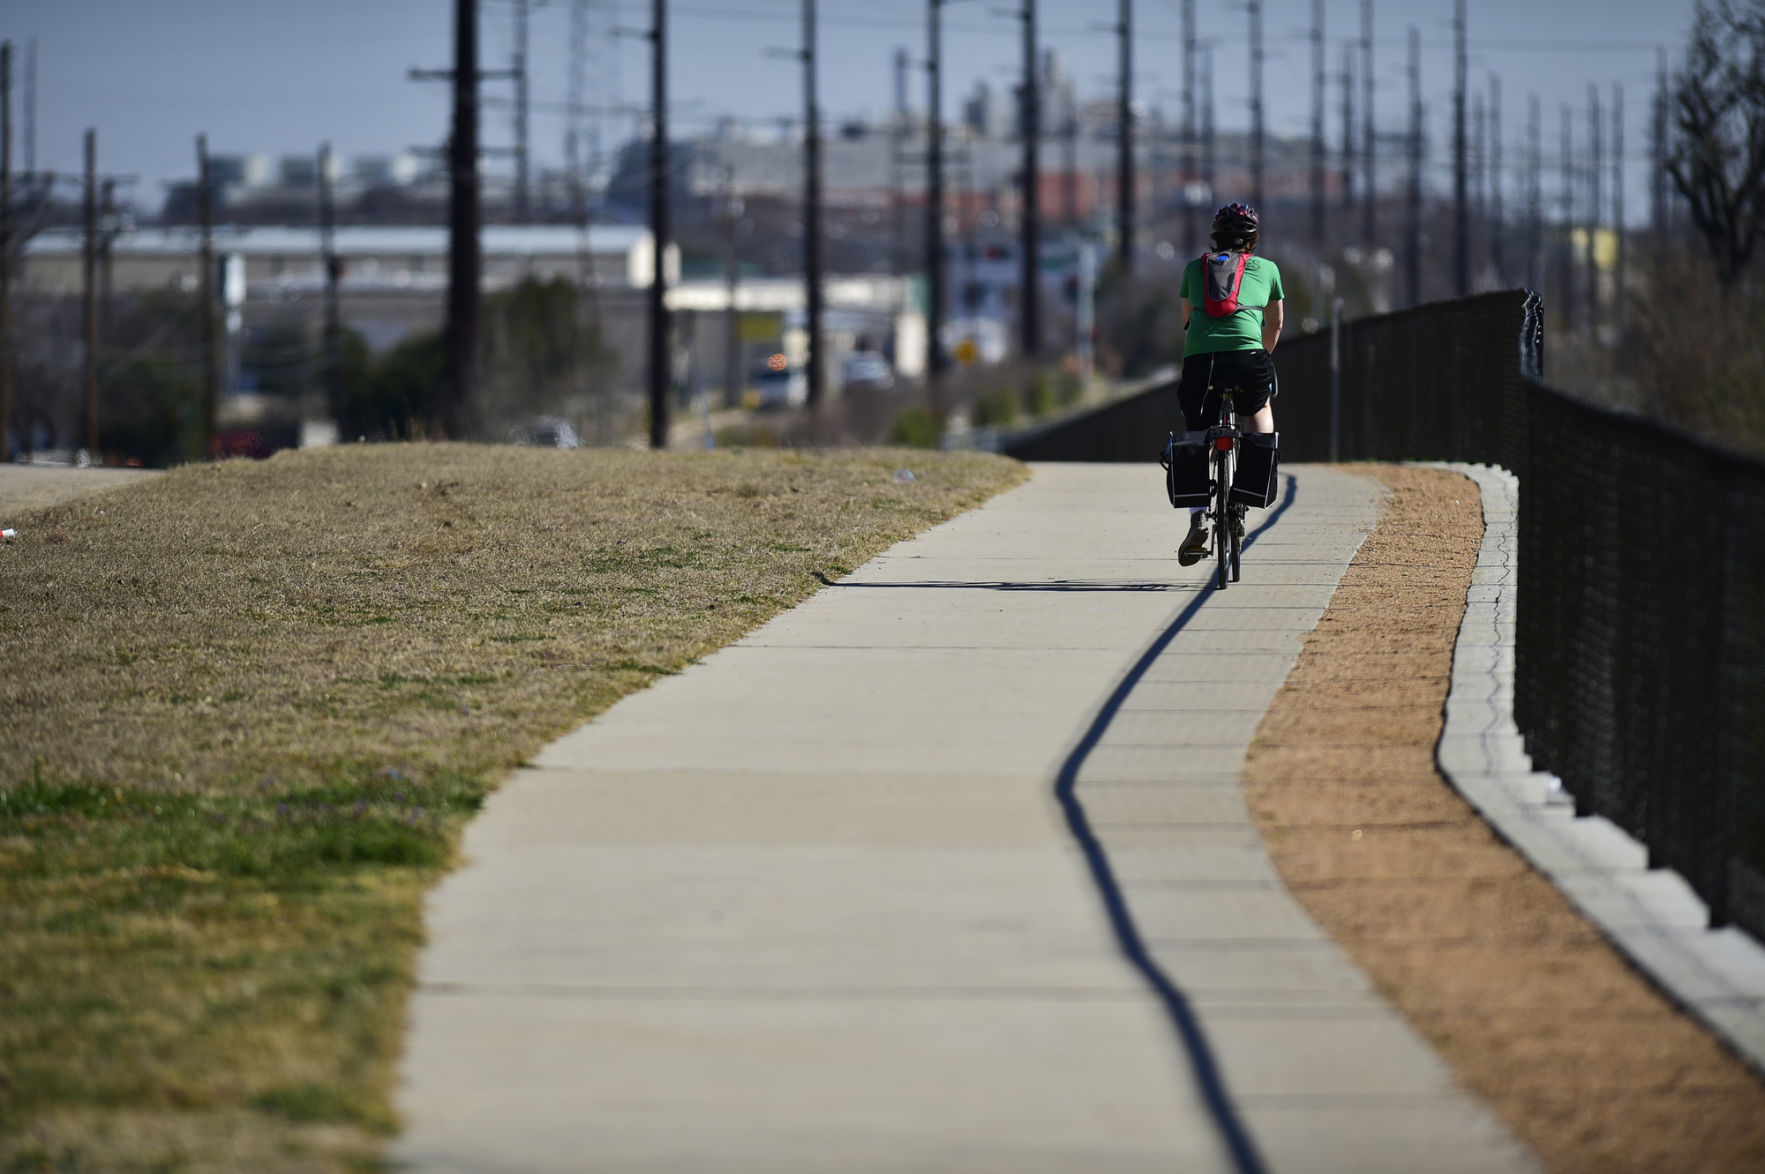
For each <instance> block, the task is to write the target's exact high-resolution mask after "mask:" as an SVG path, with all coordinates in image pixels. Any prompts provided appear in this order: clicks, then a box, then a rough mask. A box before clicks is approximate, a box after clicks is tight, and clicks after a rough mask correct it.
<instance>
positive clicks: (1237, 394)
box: [1177, 348, 1275, 432]
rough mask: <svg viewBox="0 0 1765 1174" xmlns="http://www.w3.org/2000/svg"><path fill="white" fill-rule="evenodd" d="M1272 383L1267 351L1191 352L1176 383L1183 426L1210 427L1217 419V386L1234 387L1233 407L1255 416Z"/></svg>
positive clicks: (1272, 368)
mask: <svg viewBox="0 0 1765 1174" xmlns="http://www.w3.org/2000/svg"><path fill="white" fill-rule="evenodd" d="M1274 383H1275V360H1273V359H1271V358H1270V357H1269V352H1267V351H1265V350H1262V349H1260V348H1258V349H1257V350H1254V351H1215V352H1214V353H1212V354H1201V355H1190V356H1189V357H1188V358H1186V359H1184V360H1183V377H1182V380H1181V382H1179V383H1178V384H1177V403H1178V404H1179V405H1181V407H1182V409H1183V422H1184V426H1185V427H1187V428H1188V429H1189V431H1191V432H1200V431H1201V430H1202V429H1204V428H1209V427H1212V426H1213V425H1214V424H1215V423H1217V422H1218V420H1219V414H1220V397H1219V393H1218V391H1217V390H1213V389H1217V388H1221V387H1228V388H1231V389H1232V390H1233V395H1232V409H1233V411H1235V412H1237V413H1238V414H1239V415H1240V416H1254V415H1255V414H1256V413H1258V412H1260V411H1262V409H1263V405H1264V404H1266V403H1268V402H1269V392H1270V391H1271V390H1272V388H1273V387H1274Z"/></svg>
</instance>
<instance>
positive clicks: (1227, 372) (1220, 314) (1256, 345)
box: [1177, 203, 1286, 566]
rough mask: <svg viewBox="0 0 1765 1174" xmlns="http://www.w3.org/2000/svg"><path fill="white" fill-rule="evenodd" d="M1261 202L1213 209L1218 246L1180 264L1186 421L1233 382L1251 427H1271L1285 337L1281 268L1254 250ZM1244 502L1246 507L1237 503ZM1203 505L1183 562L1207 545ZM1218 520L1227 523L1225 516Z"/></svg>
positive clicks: (1181, 385) (1207, 411) (1190, 424)
mask: <svg viewBox="0 0 1765 1174" xmlns="http://www.w3.org/2000/svg"><path fill="white" fill-rule="evenodd" d="M1259 228H1260V223H1259V221H1258V219H1257V215H1256V209H1255V208H1252V207H1250V206H1249V205H1247V204H1236V203H1234V204H1226V205H1223V206H1222V207H1221V208H1220V210H1219V211H1217V212H1215V213H1214V214H1213V232H1212V237H1213V249H1212V250H1211V251H1210V252H1208V253H1205V254H1203V255H1202V256H1201V257H1199V258H1197V259H1196V260H1193V261H1191V262H1189V264H1188V265H1187V266H1186V267H1184V269H1183V284H1182V288H1181V290H1180V291H1179V292H1180V296H1181V297H1182V299H1183V330H1184V335H1183V374H1182V377H1181V380H1180V381H1179V382H1178V384H1177V403H1178V404H1179V405H1180V406H1181V407H1182V409H1183V420H1184V425H1185V427H1187V428H1188V430H1189V431H1191V432H1199V431H1201V430H1202V429H1204V428H1206V427H1208V426H1209V425H1210V424H1212V423H1213V422H1214V421H1215V420H1216V419H1218V417H1219V410H1220V396H1219V392H1218V391H1217V390H1216V389H1218V388H1230V389H1233V390H1234V392H1235V394H1234V395H1233V397H1232V399H1233V408H1234V410H1235V411H1236V412H1237V414H1238V418H1239V422H1240V425H1241V426H1242V427H1243V429H1244V431H1246V432H1273V431H1274V430H1275V413H1274V409H1273V408H1272V407H1271V406H1270V404H1269V396H1270V393H1271V392H1272V390H1273V389H1274V385H1275V363H1274V360H1273V359H1271V358H1270V357H1269V356H1270V355H1271V354H1273V353H1274V350H1275V343H1276V342H1277V341H1278V340H1279V339H1280V337H1281V324H1282V321H1283V309H1282V303H1283V300H1284V299H1285V296H1286V295H1285V294H1284V293H1283V292H1282V289H1281V270H1280V269H1279V268H1277V267H1276V265H1275V263H1274V262H1273V261H1270V260H1267V259H1266V258H1263V257H1258V256H1256V255H1255V254H1256V246H1257V236H1258V230H1259ZM1237 508H1239V509H1242V508H1243V507H1241V506H1240V507H1237ZM1206 512H1207V511H1206V509H1205V507H1202V506H1191V507H1190V509H1189V534H1188V536H1187V537H1186V538H1184V539H1183V544H1182V546H1181V547H1179V548H1178V550H1177V561H1178V562H1180V563H1181V564H1182V565H1184V566H1191V565H1193V564H1194V563H1196V562H1199V561H1200V559H1201V556H1202V555H1204V554H1206V553H1207V524H1206V521H1205V517H1206ZM1219 524H1221V525H1224V524H1226V522H1225V519H1220V520H1219Z"/></svg>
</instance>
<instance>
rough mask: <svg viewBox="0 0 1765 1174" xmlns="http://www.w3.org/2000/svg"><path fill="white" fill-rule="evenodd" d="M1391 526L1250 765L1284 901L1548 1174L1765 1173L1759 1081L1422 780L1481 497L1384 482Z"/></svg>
mask: <svg viewBox="0 0 1765 1174" xmlns="http://www.w3.org/2000/svg"><path fill="white" fill-rule="evenodd" d="M1355 471H1357V472H1366V473H1369V474H1370V475H1373V476H1376V477H1377V478H1378V479H1379V480H1380V481H1382V482H1383V483H1384V484H1385V485H1386V487H1387V488H1388V489H1389V490H1390V491H1391V496H1390V499H1389V500H1388V502H1387V504H1386V508H1385V513H1384V516H1383V517H1382V518H1381V520H1380V522H1379V525H1378V527H1377V528H1376V529H1375V530H1374V531H1373V533H1372V534H1370V535H1368V537H1367V540H1366V543H1365V544H1364V545H1363V546H1362V547H1361V550H1360V553H1359V554H1358V555H1357V556H1356V558H1355V560H1354V563H1353V565H1352V566H1351V567H1350V568H1349V570H1348V573H1347V574H1346V575H1345V576H1344V577H1343V579H1342V584H1341V586H1340V587H1339V588H1338V589H1337V592H1336V595H1335V597H1334V599H1333V600H1332V601H1331V603H1330V607H1329V609H1328V610H1327V611H1326V612H1325V614H1324V617H1323V619H1322V621H1321V622H1320V623H1319V624H1318V627H1317V629H1316V630H1315V631H1314V632H1313V633H1312V635H1311V636H1310V637H1309V638H1308V640H1307V642H1306V647H1305V650H1304V652H1303V653H1302V654H1301V656H1300V658H1299V662H1298V664H1297V665H1296V666H1295V668H1294V670H1293V672H1292V674H1291V675H1290V676H1289V677H1288V678H1287V683H1286V685H1285V686H1284V687H1283V688H1282V690H1281V692H1280V694H1279V695H1278V696H1277V697H1276V699H1275V701H1274V704H1273V705H1272V706H1271V707H1270V709H1269V712H1268V714H1267V716H1266V717H1265V718H1264V719H1263V723H1262V726H1261V728H1260V730H1259V731H1258V734H1257V738H1256V741H1255V742H1254V743H1253V745H1252V748H1251V752H1250V757H1249V760H1248V762H1247V764H1246V767H1245V788H1246V791H1247V795H1248V799H1249V802H1250V808H1251V811H1252V813H1253V816H1254V818H1255V819H1256V822H1257V826H1258V827H1259V828H1260V829H1261V831H1262V833H1263V836H1264V838H1265V840H1266V841H1267V843H1268V846H1269V852H1270V855H1271V856H1272V857H1273V859H1274V862H1275V865H1276V867H1277V868H1278V869H1279V870H1280V872H1281V875H1282V877H1283V878H1284V879H1285V881H1286V883H1287V885H1288V887H1289V888H1290V889H1291V890H1292V891H1293V893H1294V895H1295V896H1297V897H1298V898H1299V900H1300V902H1301V903H1302V904H1303V905H1304V906H1305V907H1306V909H1307V910H1308V911H1309V912H1310V913H1311V915H1312V916H1313V917H1314V918H1315V919H1316V920H1317V921H1318V922H1319V923H1320V924H1321V925H1322V926H1323V927H1324V928H1325V929H1326V930H1327V931H1329V933H1330V934H1331V935H1332V936H1334V937H1335V938H1336V940H1337V941H1339V942H1340V943H1342V945H1343V946H1344V947H1345V948H1346V949H1347V950H1348V952H1349V953H1350V954H1351V955H1352V956H1353V958H1354V960H1355V961H1356V962H1357V963H1358V964H1359V965H1360V966H1361V968H1362V969H1363V970H1365V971H1366V972H1367V974H1368V975H1370V976H1371V977H1372V979H1373V982H1374V983H1375V984H1376V985H1377V987H1378V988H1379V990H1380V991H1381V992H1382V993H1383V994H1384V995H1385V997H1386V998H1387V999H1389V1000H1390V1001H1391V1003H1392V1004H1393V1005H1394V1006H1396V1007H1397V1008H1398V1009H1399V1010H1400V1011H1401V1012H1402V1013H1403V1014H1404V1015H1405V1016H1406V1017H1408V1019H1409V1020H1410V1022H1411V1023H1413V1024H1414V1025H1415V1026H1416V1027H1417V1029H1418V1030H1420V1031H1421V1032H1422V1033H1423V1035H1425V1036H1426V1037H1427V1038H1428V1039H1429V1040H1430V1041H1432V1043H1433V1044H1434V1045H1435V1047H1436V1048H1437V1049H1438V1050H1439V1052H1440V1054H1441V1055H1442V1056H1443V1057H1444V1058H1445V1059H1446V1060H1447V1062H1448V1063H1450V1064H1451V1065H1452V1067H1453V1070H1454V1071H1455V1072H1456V1073H1457V1075H1458V1078H1459V1080H1460V1081H1461V1082H1462V1083H1463V1084H1465V1085H1466V1086H1467V1087H1468V1088H1470V1089H1471V1090H1473V1091H1474V1092H1476V1093H1477V1094H1479V1095H1480V1096H1482V1097H1483V1098H1484V1099H1485V1100H1486V1101H1487V1102H1488V1103H1489V1104H1490V1105H1491V1106H1493V1107H1494V1109H1495V1110H1496V1111H1497V1112H1498V1113H1499V1114H1500V1115H1501V1116H1502V1118H1503V1119H1504V1120H1506V1121H1507V1123H1508V1125H1509V1126H1510V1127H1511V1128H1512V1129H1513V1130H1514V1131H1515V1132H1516V1133H1517V1134H1518V1135H1519V1136H1520V1137H1522V1138H1523V1139H1525V1140H1526V1142H1528V1143H1529V1144H1530V1145H1531V1146H1532V1147H1533V1148H1534V1149H1535V1150H1536V1151H1537V1152H1538V1154H1539V1155H1540V1156H1541V1157H1542V1158H1543V1160H1544V1161H1545V1162H1546V1163H1547V1165H1548V1166H1549V1167H1550V1169H1552V1170H1554V1171H1600V1172H1602V1174H1605V1172H1627V1171H1635V1172H1637V1174H1662V1172H1666V1171H1688V1172H1690V1171H1697V1172H1699V1174H1711V1172H1718V1171H1736V1172H1740V1171H1752V1172H1755V1174H1756V1172H1758V1171H1765V1082H1761V1081H1760V1080H1759V1079H1758V1078H1757V1077H1756V1076H1755V1075H1754V1074H1753V1073H1752V1072H1751V1071H1750V1070H1749V1069H1748V1068H1746V1067H1745V1066H1744V1065H1743V1064H1742V1063H1741V1062H1740V1061H1739V1060H1738V1059H1736V1058H1735V1057H1734V1055H1733V1054H1732V1053H1730V1052H1729V1051H1728V1050H1726V1048H1724V1046H1723V1045H1722V1044H1721V1043H1719V1042H1718V1041H1717V1040H1716V1039H1715V1038H1714V1037H1713V1036H1711V1035H1710V1034H1709V1033H1708V1032H1707V1031H1705V1030H1704V1029H1703V1028H1702V1027H1700V1026H1699V1025H1698V1024H1697V1023H1696V1022H1694V1021H1693V1020H1692V1019H1691V1018H1689V1017H1688V1016H1687V1015H1685V1014H1684V1013H1683V1012H1681V1011H1679V1010H1678V1009H1676V1008H1675V1007H1674V1006H1673V1005H1672V1004H1671V1003H1670V1002H1668V1000H1667V999H1666V998H1665V997H1663V996H1662V995H1661V994H1660V992H1659V991H1658V990H1656V988H1655V987H1654V986H1652V985H1651V984H1650V983H1649V982H1648V981H1647V980H1646V979H1644V978H1643V977H1642V976H1641V975H1639V974H1638V973H1637V972H1636V971H1635V970H1634V969H1632V968H1631V967H1630V965H1629V964H1628V963H1626V962H1625V961H1624V959H1623V958H1622V957H1621V956H1620V955H1619V954H1618V953H1617V951H1615V950H1614V949H1613V948H1612V947H1611V946H1610V945H1609V944H1607V942H1606V941H1605V939H1604V938H1603V937H1602V936H1601V935H1600V933H1599V931H1598V930H1597V929H1596V928H1595V927H1594V926H1593V925H1592V924H1590V923H1589V922H1588V921H1587V920H1586V919H1584V918H1583V917H1581V916H1580V914H1578V913H1577V912H1575V910H1574V909H1573V907H1571V906H1570V904H1569V902H1568V901H1567V900H1566V899H1565V898H1564V897H1563V896H1562V895H1561V894H1560V893H1558V892H1557V890H1556V888H1555V887H1554V886H1553V885H1552V884H1551V883H1550V881H1548V880H1547V879H1545V878H1544V877H1543V876H1542V875H1540V874H1539V873H1537V872H1536V871H1534V870H1533V869H1532V868H1531V866H1530V865H1528V864H1527V863H1526V861H1525V860H1524V859H1523V858H1521V857H1520V855H1519V854H1518V853H1517V852H1515V851H1514V850H1513V849H1511V848H1509V847H1508V846H1507V845H1505V844H1503V843H1502V842H1501V841H1500V840H1498V839H1497V838H1496V836H1495V835H1494V834H1493V833H1492V832H1491V830H1490V829H1489V827H1488V825H1486V824H1485V823H1484V822H1483V820H1482V819H1481V818H1480V817H1479V816H1478V815H1477V813H1476V812H1475V811H1474V810H1472V808H1471V807H1470V806H1469V805H1468V804H1467V803H1466V802H1465V801H1464V800H1463V799H1462V798H1460V796H1459V795H1458V793H1457V792H1456V791H1454V790H1453V789H1452V787H1451V786H1450V784H1448V783H1447V781H1446V780H1445V778H1443V777H1442V776H1441V774H1440V773H1439V771H1438V769H1437V768H1436V766H1435V762H1434V746H1435V742H1436V740H1437V739H1438V737H1439V735H1440V730H1441V724H1442V715H1443V712H1444V706H1445V702H1446V693H1447V687H1448V680H1449V674H1450V672H1451V669H1452V656H1453V647H1454V643H1455V641H1456V639H1457V635H1458V627H1459V622H1460V620H1461V618H1462V617H1463V615H1464V604H1465V595H1466V588H1467V587H1468V586H1469V584H1470V580H1471V571H1472V569H1473V567H1474V566H1475V564H1476V559H1477V551H1478V547H1479V544H1480V543H1481V541H1482V537H1483V516H1482V507H1481V503H1480V499H1479V496H1478V491H1477V488H1476V486H1475V485H1474V484H1472V483H1471V482H1470V481H1469V480H1468V479H1466V478H1464V477H1461V476H1459V475H1457V474H1454V473H1447V472H1442V471H1439V470H1431V469H1414V468H1402V467H1379V468H1371V469H1365V470H1360V469H1357V470H1355Z"/></svg>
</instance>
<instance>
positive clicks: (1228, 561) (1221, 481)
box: [1213, 448, 1238, 591]
mask: <svg viewBox="0 0 1765 1174" xmlns="http://www.w3.org/2000/svg"><path fill="white" fill-rule="evenodd" d="M1214 471H1215V477H1214V502H1213V516H1214V527H1213V548H1214V552H1215V553H1216V554H1217V555H1218V556H1219V563H1220V574H1219V588H1220V590H1221V591H1224V590H1225V589H1226V584H1227V583H1229V582H1231V580H1232V578H1233V575H1232V564H1233V563H1234V562H1236V561H1237V560H1236V559H1235V558H1234V557H1233V556H1234V554H1235V553H1236V549H1235V548H1236V547H1237V545H1238V543H1237V540H1236V538H1234V536H1233V534H1232V450H1231V449H1229V448H1228V449H1216V450H1214Z"/></svg>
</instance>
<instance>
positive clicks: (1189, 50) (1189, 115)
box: [1183, 0, 1213, 249]
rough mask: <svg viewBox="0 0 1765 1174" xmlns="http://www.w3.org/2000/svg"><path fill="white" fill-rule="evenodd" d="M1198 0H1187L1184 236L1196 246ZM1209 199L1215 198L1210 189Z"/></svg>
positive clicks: (1184, 6) (1184, 53)
mask: <svg viewBox="0 0 1765 1174" xmlns="http://www.w3.org/2000/svg"><path fill="white" fill-rule="evenodd" d="M1195 48H1196V45H1195V0H1183V207H1184V209H1185V211H1184V235H1185V236H1186V237H1187V238H1188V246H1189V248H1191V249H1193V248H1194V247H1195V242H1196V241H1197V240H1198V239H1199V238H1200V236H1201V229H1200V225H1199V223H1198V221H1199V220H1200V213H1201V201H1199V200H1197V199H1195V198H1194V193H1192V192H1191V191H1190V190H1189V188H1190V185H1191V184H1193V183H1194V182H1195V164H1196V158H1195V147H1196V127H1195V80H1196V79H1195ZM1207 195H1208V198H1209V199H1212V198H1213V192H1212V191H1211V190H1210V191H1209V192H1208V193H1207Z"/></svg>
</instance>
